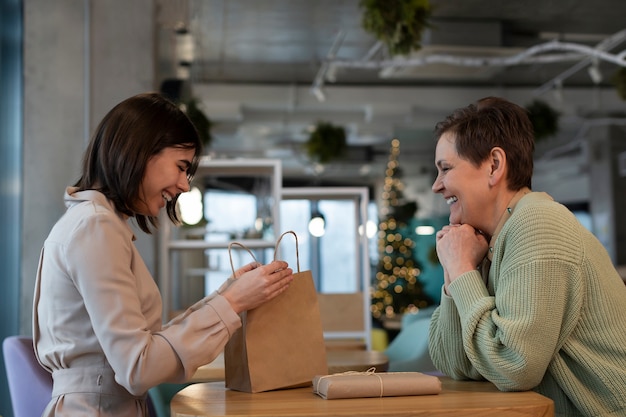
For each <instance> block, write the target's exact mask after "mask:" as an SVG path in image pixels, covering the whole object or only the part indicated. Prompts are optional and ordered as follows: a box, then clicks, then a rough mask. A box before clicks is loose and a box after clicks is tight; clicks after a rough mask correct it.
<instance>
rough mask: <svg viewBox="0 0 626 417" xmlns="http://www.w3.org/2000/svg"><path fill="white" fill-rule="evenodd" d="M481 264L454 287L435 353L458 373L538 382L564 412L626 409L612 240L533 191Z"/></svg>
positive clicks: (502, 383)
mask: <svg viewBox="0 0 626 417" xmlns="http://www.w3.org/2000/svg"><path fill="white" fill-rule="evenodd" d="M492 255H493V256H492V264H491V268H490V269H489V278H488V285H487V286H485V283H484V280H483V278H482V277H481V274H480V272H479V271H472V272H467V273H465V274H463V275H461V276H460V277H459V278H457V279H456V280H455V281H454V282H453V283H452V284H450V285H449V286H448V291H449V293H450V296H447V295H445V294H442V299H441V305H440V306H439V307H438V308H437V310H436V311H435V313H434V314H433V317H432V322H431V326H430V336H429V351H430V355H431V357H432V360H433V363H434V364H435V366H436V367H437V368H438V369H439V370H441V371H442V372H444V373H446V374H447V375H449V376H451V377H452V378H455V379H483V378H485V379H487V380H489V381H491V382H493V383H494V384H495V385H496V386H497V387H498V388H499V389H500V390H502V391H521V390H531V389H532V390H534V391H537V392H539V393H541V394H543V395H545V396H547V397H549V398H552V399H553V400H554V403H555V409H556V413H557V415H563V416H626V286H625V285H624V283H623V281H622V279H621V278H620V276H619V275H618V273H617V271H616V270H615V268H614V267H613V265H612V262H611V259H610V258H609V256H608V254H607V252H606V250H605V248H604V247H603V246H602V244H601V243H600V242H599V241H598V239H596V237H595V236H594V235H593V234H591V233H590V232H589V231H587V230H586V229H585V228H584V227H583V226H582V225H581V224H580V223H579V222H578V220H577V219H576V218H575V217H574V216H573V215H572V214H571V213H570V212H569V210H567V208H565V207H564V206H563V205H561V204H558V203H556V202H554V201H553V200H552V199H551V198H550V197H549V196H548V195H547V194H545V193H530V194H527V195H526V196H524V197H523V198H522V199H521V200H520V201H519V202H518V203H517V205H516V206H515V208H514V209H513V211H512V213H511V216H510V218H509V219H508V220H507V221H506V223H505V224H504V226H503V227H502V230H501V231H500V234H499V235H498V236H497V238H496V239H495V245H494V247H493V252H492Z"/></svg>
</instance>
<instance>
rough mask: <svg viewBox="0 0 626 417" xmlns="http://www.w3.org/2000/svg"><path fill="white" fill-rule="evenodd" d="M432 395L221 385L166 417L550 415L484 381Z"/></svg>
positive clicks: (187, 394)
mask: <svg viewBox="0 0 626 417" xmlns="http://www.w3.org/2000/svg"><path fill="white" fill-rule="evenodd" d="M441 381H442V383H443V390H442V392H441V393H440V394H438V395H422V396H408V397H383V398H354V399H341V400H324V399H322V398H321V397H319V396H318V395H316V394H314V393H313V390H312V387H308V388H297V389H288V390H279V391H269V392H262V393H257V394H249V393H245V392H238V391H232V390H229V389H226V388H225V387H224V383H223V382H210V383H200V384H193V385H190V386H188V387H187V388H185V389H183V390H182V391H180V392H179V393H178V394H176V395H175V396H174V398H173V399H172V402H171V404H170V405H171V413H172V414H171V415H172V417H192V416H197V417H200V416H202V417H204V416H240V417H242V416H252V417H270V416H271V417H303V416H333V415H334V416H336V415H341V416H343V417H347V416H355V417H356V416H358V417H362V416H385V417H408V416H411V417H416V416H437V417H441V416H445V417H462V416H472V417H476V416H480V417H501V416H511V415H514V416H517V417H523V416H532V417H552V416H554V403H553V402H552V400H551V399H549V398H546V397H544V396H542V395H539V394H537V393H536V392H533V391H524V392H501V391H498V390H497V388H496V387H495V386H494V385H493V384H491V383H489V382H474V381H472V382H468V381H463V382H461V381H454V380H452V379H450V378H445V377H443V378H441Z"/></svg>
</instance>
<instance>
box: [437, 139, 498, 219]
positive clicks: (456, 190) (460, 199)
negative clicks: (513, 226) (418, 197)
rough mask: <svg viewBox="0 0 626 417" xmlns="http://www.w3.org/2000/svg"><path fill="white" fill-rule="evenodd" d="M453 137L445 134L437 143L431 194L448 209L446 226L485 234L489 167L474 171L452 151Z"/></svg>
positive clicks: (469, 164)
mask: <svg viewBox="0 0 626 417" xmlns="http://www.w3.org/2000/svg"><path fill="white" fill-rule="evenodd" d="M455 143H456V139H455V135H454V133H451V132H445V133H443V134H442V135H441V137H440V138H439V141H438V142H437V148H436V151H435V165H436V166H437V178H436V179H435V182H434V183H433V186H432V190H433V192H435V193H439V194H441V195H443V197H444V198H445V199H446V202H447V203H448V205H449V207H450V224H469V225H471V226H473V227H474V228H476V229H479V230H485V227H486V226H487V225H486V224H485V221H486V218H488V215H489V207H490V200H489V199H490V187H489V184H490V182H489V176H490V171H491V168H490V164H489V162H488V161H486V162H484V163H482V164H480V165H479V166H478V167H477V166H475V165H473V164H472V163H471V162H470V161H468V160H467V159H463V158H461V157H460V156H459V154H458V153H457V151H456V145H455Z"/></svg>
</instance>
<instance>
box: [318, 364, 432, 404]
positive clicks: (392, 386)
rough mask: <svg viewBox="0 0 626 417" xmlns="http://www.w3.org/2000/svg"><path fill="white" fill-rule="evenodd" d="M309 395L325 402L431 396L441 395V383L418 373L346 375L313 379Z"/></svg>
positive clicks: (360, 373)
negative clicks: (311, 392) (345, 399)
mask: <svg viewBox="0 0 626 417" xmlns="http://www.w3.org/2000/svg"><path fill="white" fill-rule="evenodd" d="M313 392H315V393H316V394H317V395H319V396H320V397H322V398H324V399H327V400H333V399H338V398H365V397H394V396H396V397H397V396H404V395H433V394H439V393H440V392H441V381H440V380H439V378H437V377H435V376H432V375H426V374H423V373H421V372H380V373H376V372H373V371H368V372H346V373H342V374H333V375H317V376H316V377H315V378H313Z"/></svg>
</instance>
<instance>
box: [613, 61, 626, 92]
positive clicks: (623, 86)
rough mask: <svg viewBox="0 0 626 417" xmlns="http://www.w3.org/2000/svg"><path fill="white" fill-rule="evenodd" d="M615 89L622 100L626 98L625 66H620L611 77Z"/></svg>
mask: <svg viewBox="0 0 626 417" xmlns="http://www.w3.org/2000/svg"><path fill="white" fill-rule="evenodd" d="M611 81H612V82H613V85H615V88H616V89H617V94H619V96H620V97H621V99H622V100H626V67H621V68H620V69H619V70H618V71H617V72H616V73H615V74H614V75H613V77H612V78H611Z"/></svg>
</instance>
